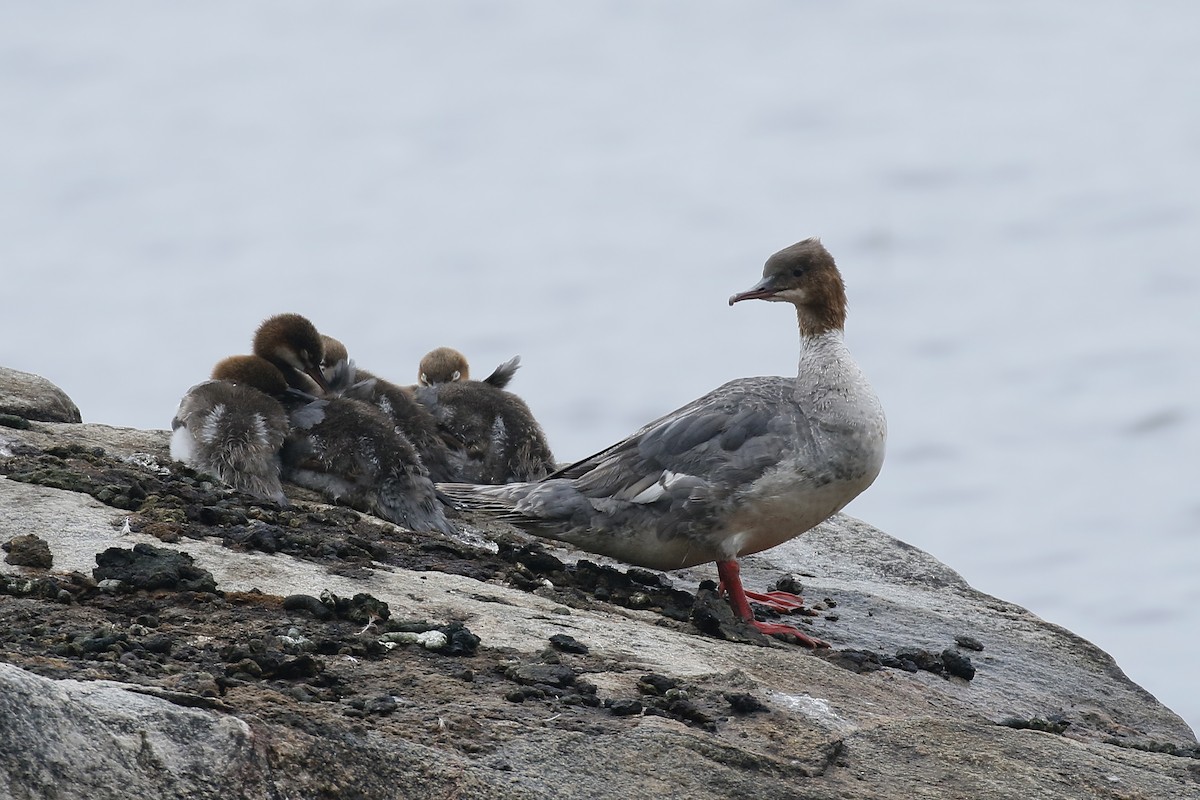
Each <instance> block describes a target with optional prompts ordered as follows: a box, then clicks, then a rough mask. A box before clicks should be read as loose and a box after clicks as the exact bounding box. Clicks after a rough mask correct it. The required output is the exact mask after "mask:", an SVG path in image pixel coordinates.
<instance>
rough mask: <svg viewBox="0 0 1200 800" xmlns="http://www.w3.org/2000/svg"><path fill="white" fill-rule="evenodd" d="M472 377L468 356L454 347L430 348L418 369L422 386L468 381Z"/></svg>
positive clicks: (418, 378)
mask: <svg viewBox="0 0 1200 800" xmlns="http://www.w3.org/2000/svg"><path fill="white" fill-rule="evenodd" d="M470 378H471V370H470V367H469V366H468V365H467V357H466V356H464V355H463V354H462V353H460V352H458V351H457V350H455V349H454V348H453V347H439V348H437V349H436V350H430V351H429V352H428V353H426V354H425V357H424V358H422V359H421V366H420V367H419V368H418V369H417V382H418V383H419V384H421V385H422V386H432V385H433V384H435V383H453V382H454V381H466V380H470Z"/></svg>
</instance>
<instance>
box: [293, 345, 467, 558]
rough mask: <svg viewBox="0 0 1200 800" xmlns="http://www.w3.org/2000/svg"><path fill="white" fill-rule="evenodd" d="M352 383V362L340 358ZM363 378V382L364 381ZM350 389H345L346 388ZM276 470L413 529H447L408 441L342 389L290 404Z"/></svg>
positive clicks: (449, 529)
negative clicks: (279, 467) (280, 462)
mask: <svg viewBox="0 0 1200 800" xmlns="http://www.w3.org/2000/svg"><path fill="white" fill-rule="evenodd" d="M341 368H342V369H343V370H347V369H348V370H349V372H350V375H349V378H348V380H346V381H345V382H346V383H348V384H351V389H353V388H354V386H355V385H361V384H354V376H353V367H351V366H349V363H348V362H341ZM371 382H372V381H370V380H368V381H366V382H365V383H371ZM347 391H350V390H347ZM289 417H290V421H291V425H292V429H291V432H290V433H289V435H288V438H287V442H286V443H285V444H284V448H283V465H284V477H285V478H287V480H289V481H291V482H293V483H296V484H299V485H300V486H305V487H307V488H309V489H313V490H315V491H318V492H321V493H322V494H324V495H325V496H326V497H328V498H329V499H330V500H332V501H333V502H336V503H345V504H346V505H349V506H351V507H354V508H357V509H359V510H361V511H366V512H368V513H371V514H375V515H377V516H380V517H383V518H384V519H387V520H390V521H392V522H395V523H397V524H399V525H403V526H405V527H407V528H409V529H411V530H416V531H429V530H433V531H440V532H441V533H448V534H452V533H454V528H453V526H451V525H450V523H449V522H448V521H447V520H446V516H445V512H444V511H443V509H442V505H441V502H440V501H439V500H438V498H437V494H436V492H435V491H434V488H433V482H432V481H431V480H430V479H429V472H428V470H426V468H425V466H424V465H423V464H422V462H421V458H420V456H419V455H418V454H417V451H416V448H414V447H413V445H412V443H411V442H410V441H409V440H408V439H407V438H406V437H405V436H404V435H403V434H402V433H400V432H399V431H398V430H397V429H396V427H395V426H394V425H393V424H392V421H391V420H390V419H388V418H387V417H386V416H385V415H384V414H383V412H381V411H380V410H379V409H378V408H376V407H375V406H373V405H371V404H369V403H365V402H363V401H361V400H356V399H353V398H351V397H348V396H345V397H342V396H329V397H325V398H318V399H313V400H312V401H311V402H309V403H307V404H306V405H303V406H300V407H298V408H295V409H293V410H292V411H291V413H290V415H289Z"/></svg>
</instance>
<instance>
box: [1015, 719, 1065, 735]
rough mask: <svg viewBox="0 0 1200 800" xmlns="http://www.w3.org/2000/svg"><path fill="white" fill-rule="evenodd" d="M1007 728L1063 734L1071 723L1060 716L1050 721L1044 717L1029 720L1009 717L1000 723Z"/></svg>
mask: <svg viewBox="0 0 1200 800" xmlns="http://www.w3.org/2000/svg"><path fill="white" fill-rule="evenodd" d="M1000 724H1001V725H1003V726H1004V727H1006V728H1013V729H1015V730H1018V731H1041V732H1042V733H1054V734H1061V733H1062V732H1063V731H1065V730H1066V729H1067V728H1069V727H1070V725H1071V723H1070V722H1068V721H1067V720H1066V719H1064V718H1062V717H1060V716H1053V717H1051V718H1049V719H1043V718H1042V717H1030V718H1029V719H1021V718H1018V717H1009V718H1008V719H1005V720H1002V721H1001V722H1000Z"/></svg>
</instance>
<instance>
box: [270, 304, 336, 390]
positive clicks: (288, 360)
mask: <svg viewBox="0 0 1200 800" xmlns="http://www.w3.org/2000/svg"><path fill="white" fill-rule="evenodd" d="M254 355H256V356H259V357H261V358H265V359H266V360H267V361H270V362H271V363H272V364H274V365H275V366H276V367H278V368H279V369H280V371H282V372H283V375H284V377H285V378H287V380H288V384H290V385H292V386H295V387H296V388H301V389H307V388H308V387H307V386H305V381H304V380H303V379H300V378H299V376H300V375H306V376H308V378H310V379H311V380H312V381H313V382H314V383H316V384H317V386H319V387H321V389H322V391H326V390H328V389H329V384H328V383H327V382H326V380H325V376H324V375H323V374H322V373H321V361H322V360H324V358H325V345H324V343H323V342H322V341H321V334H320V333H318V332H317V328H316V326H315V325H313V324H312V323H311V322H309V321H308V319H307V318H305V317H302V316H300V315H299V314H276V315H275V316H273V317H270V318H268V319H267V320H265V321H264V322H263V324H262V325H259V326H258V330H257V331H255V333H254Z"/></svg>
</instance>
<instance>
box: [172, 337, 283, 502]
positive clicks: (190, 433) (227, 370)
mask: <svg viewBox="0 0 1200 800" xmlns="http://www.w3.org/2000/svg"><path fill="white" fill-rule="evenodd" d="M287 389H288V385H287V381H286V380H285V379H284V376H283V373H281V372H280V371H279V370H278V369H277V368H276V367H275V366H274V365H273V364H271V363H270V362H269V361H266V360H265V359H261V358H259V357H257V356H230V357H229V358H227V359H225V360H223V361H221V362H219V363H218V364H217V365H216V366H215V367H214V368H213V372H212V380H209V381H205V382H204V383H200V384H197V385H196V386H193V387H192V388H191V389H189V390H188V392H187V394H185V395H184V396H183V400H182V401H181V402H180V403H179V410H178V411H177V412H176V413H175V418H174V419H173V420H171V428H172V431H173V432H172V434H171V458H173V459H175V460H176V461H182V462H183V463H185V464H187V465H188V466H190V467H192V468H193V469H196V470H199V471H201V472H207V473H208V474H210V475H212V476H213V477H215V478H218V479H219V480H221V481H222V482H223V483H226V484H228V485H229V486H231V487H233V488H234V489H237V490H239V491H242V492H245V493H246V494H248V495H252V496H254V497H257V498H259V499H262V500H270V501H271V502H274V503H278V504H279V505H283V506H286V505H287V504H288V503H287V498H286V497H285V496H284V494H283V487H282V485H281V484H280V477H279V476H280V460H279V452H280V450H281V448H282V447H283V443H284V439H285V437H286V436H287V432H288V419H287V414H286V413H285V412H284V409H283V406H282V405H281V404H280V402H279V401H278V400H277V399H275V398H276V396H278V395H281V394H283V393H284V392H286V391H287Z"/></svg>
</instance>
